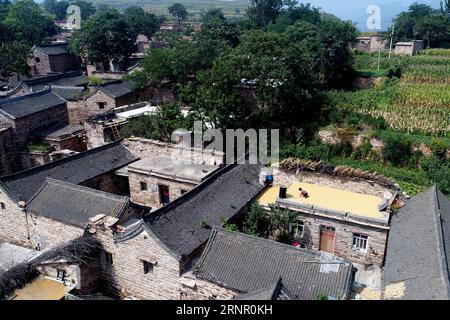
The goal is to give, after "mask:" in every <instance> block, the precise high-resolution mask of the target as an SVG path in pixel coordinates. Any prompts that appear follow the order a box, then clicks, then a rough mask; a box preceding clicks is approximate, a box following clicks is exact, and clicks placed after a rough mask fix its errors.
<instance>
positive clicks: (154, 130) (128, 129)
mask: <svg viewBox="0 0 450 320" xmlns="http://www.w3.org/2000/svg"><path fill="white" fill-rule="evenodd" d="M191 127H192V121H191V120H190V119H189V117H187V118H185V117H184V116H183V114H182V112H181V109H180V107H179V106H178V105H177V104H176V103H168V104H165V105H162V106H161V107H160V109H159V111H157V112H156V113H155V114H153V115H149V116H142V117H138V118H134V119H132V120H131V121H130V123H129V124H128V125H127V126H125V127H123V128H122V129H121V130H120V135H121V137H130V136H138V137H143V138H147V139H156V140H160V141H170V139H171V136H172V133H173V132H174V131H175V130H176V129H190V128H191Z"/></svg>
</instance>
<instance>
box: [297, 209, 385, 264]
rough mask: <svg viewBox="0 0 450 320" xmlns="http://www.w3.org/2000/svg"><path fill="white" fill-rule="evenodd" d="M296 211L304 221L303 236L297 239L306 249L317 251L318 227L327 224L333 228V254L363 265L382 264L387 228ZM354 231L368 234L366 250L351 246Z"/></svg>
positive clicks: (318, 243) (318, 240) (318, 241)
mask: <svg viewBox="0 0 450 320" xmlns="http://www.w3.org/2000/svg"><path fill="white" fill-rule="evenodd" d="M296 213H298V219H299V220H300V221H303V223H304V232H303V237H302V238H301V239H297V240H299V241H300V243H301V244H304V245H305V247H306V248H307V249H310V250H316V251H319V248H320V228H321V226H327V227H332V228H335V244H334V254H335V255H336V256H338V257H342V258H345V259H348V260H350V261H352V262H355V263H360V264H364V265H372V264H375V265H378V266H381V265H382V264H383V260H384V253H385V248H386V242H387V234H388V231H387V230H384V229H379V228H374V227H368V226H361V225H358V224H354V223H349V222H345V221H338V220H335V219H329V218H325V217H318V216H313V215H310V214H306V213H305V214H304V213H300V212H297V211H296ZM354 233H358V234H363V235H366V236H368V244H367V251H366V252H361V251H358V250H355V249H353V248H352V245H353V234H354Z"/></svg>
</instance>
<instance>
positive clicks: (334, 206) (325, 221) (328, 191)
mask: <svg viewBox="0 0 450 320" xmlns="http://www.w3.org/2000/svg"><path fill="white" fill-rule="evenodd" d="M276 169H277V168H276ZM300 188H301V190H303V191H305V192H307V196H306V197H304V196H302V195H301V190H300ZM381 190H383V189H381ZM394 198H395V195H394V194H392V193H391V192H389V191H388V190H387V189H385V191H384V192H383V194H382V196H377V195H371V194H363V193H357V192H353V191H349V190H345V189H340V188H337V187H335V186H333V187H331V186H327V185H320V184H317V183H308V182H306V181H300V180H299V179H298V178H297V177H296V176H295V175H293V174H290V173H286V172H284V171H283V170H281V169H277V170H275V172H274V185H273V186H271V187H269V188H267V189H266V190H265V191H264V192H262V193H261V195H259V197H258V199H257V202H258V204H260V205H262V206H263V207H266V208H269V206H272V205H273V206H275V207H278V208H282V209H286V210H290V211H292V212H295V213H296V214H298V217H297V221H296V222H295V223H293V224H292V226H291V230H289V231H290V232H291V233H292V234H293V236H294V239H295V242H297V243H298V244H299V246H300V247H304V248H307V249H310V250H316V251H322V252H328V253H331V254H334V255H336V256H338V257H342V258H344V259H347V260H350V261H352V262H353V263H355V264H357V265H360V266H362V268H364V269H365V268H367V267H368V266H371V265H376V266H378V267H381V266H382V264H383V261H384V255H385V248H386V242H387V235H388V231H389V219H390V205H391V203H392V202H393V201H394Z"/></svg>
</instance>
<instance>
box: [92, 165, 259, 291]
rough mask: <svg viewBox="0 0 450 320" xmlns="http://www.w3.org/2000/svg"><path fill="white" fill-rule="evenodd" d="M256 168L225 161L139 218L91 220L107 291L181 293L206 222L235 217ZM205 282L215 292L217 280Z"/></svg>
mask: <svg viewBox="0 0 450 320" xmlns="http://www.w3.org/2000/svg"><path fill="white" fill-rule="evenodd" d="M259 173H260V167H259V166H257V165H229V166H227V167H225V168H223V169H221V170H219V171H217V172H215V174H214V175H212V176H211V177H209V178H207V179H206V180H205V181H203V182H202V183H201V184H200V185H198V186H197V187H195V188H193V189H192V190H191V191H189V192H187V193H185V194H184V195H183V196H182V197H180V198H178V199H176V200H174V201H172V202H170V203H169V204H168V205H166V206H164V207H162V208H160V209H158V210H156V211H155V212H153V213H151V214H150V215H147V216H144V217H143V219H141V220H134V221H133V220H129V221H128V222H127V223H126V224H125V223H124V224H117V225H114V226H111V227H110V228H106V227H105V226H103V225H102V224H98V223H97V224H91V225H90V227H89V228H90V230H91V232H92V234H95V236H96V237H97V238H98V239H99V240H100V242H101V243H102V246H103V248H104V250H105V252H104V253H103V258H101V263H100V265H101V268H102V273H103V277H102V279H103V281H104V282H105V283H106V288H105V289H107V292H108V293H109V294H110V295H113V296H116V297H122V298H124V297H134V298H138V299H175V300H178V299H181V298H183V294H182V292H183V287H185V286H186V285H187V286H189V283H190V280H189V279H187V278H184V277H183V274H185V273H186V272H188V273H189V272H190V270H191V267H192V264H193V263H195V260H196V258H198V256H199V255H200V254H201V251H202V249H203V247H204V245H205V244H206V242H207V240H208V238H209V236H210V234H211V227H214V226H221V225H223V224H224V223H225V222H226V221H230V222H232V221H234V220H236V219H239V217H240V215H241V214H242V213H243V212H244V211H245V210H246V208H247V206H248V204H249V203H250V202H251V201H252V199H253V198H254V197H255V196H256V195H257V194H258V193H259V192H260V191H261V189H262V188H263V186H262V185H260V184H259ZM224 190H226V192H224ZM211 288H212V290H213V293H212V294H216V293H215V290H217V286H211ZM105 293H106V291H105ZM217 294H218V293H217ZM209 296H210V293H206V292H205V294H204V295H203V296H202V297H200V296H198V298H202V299H208V297H209ZM195 298H197V297H195Z"/></svg>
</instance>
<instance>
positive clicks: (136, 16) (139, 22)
mask: <svg viewBox="0 0 450 320" xmlns="http://www.w3.org/2000/svg"><path fill="white" fill-rule="evenodd" d="M125 20H126V22H127V23H128V26H129V28H130V29H131V33H132V35H133V38H134V39H135V38H136V37H137V36H138V35H139V34H143V35H146V36H147V37H148V38H151V37H152V36H153V35H154V34H155V32H156V31H158V30H159V26H160V22H159V19H158V17H157V16H155V15H154V14H153V13H149V12H145V11H144V9H142V8H138V7H129V8H127V9H126V10H125Z"/></svg>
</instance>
